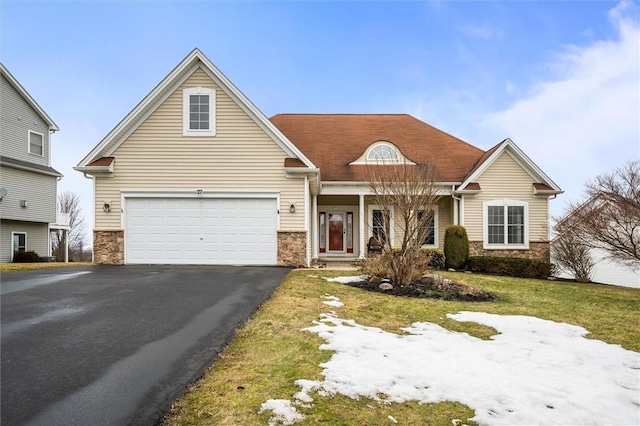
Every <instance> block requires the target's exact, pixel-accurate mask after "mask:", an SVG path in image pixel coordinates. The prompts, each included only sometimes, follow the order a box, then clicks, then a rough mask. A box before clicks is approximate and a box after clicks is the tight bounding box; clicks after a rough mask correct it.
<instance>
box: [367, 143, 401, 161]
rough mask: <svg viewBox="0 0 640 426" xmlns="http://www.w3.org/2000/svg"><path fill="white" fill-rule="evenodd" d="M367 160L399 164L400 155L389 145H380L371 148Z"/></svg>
mask: <svg viewBox="0 0 640 426" xmlns="http://www.w3.org/2000/svg"><path fill="white" fill-rule="evenodd" d="M367 160H368V161H388V162H397V161H398V153H397V152H396V150H395V149H394V148H393V147H391V146H389V145H387V144H380V145H376V146H374V147H373V148H371V150H370V151H369V154H367Z"/></svg>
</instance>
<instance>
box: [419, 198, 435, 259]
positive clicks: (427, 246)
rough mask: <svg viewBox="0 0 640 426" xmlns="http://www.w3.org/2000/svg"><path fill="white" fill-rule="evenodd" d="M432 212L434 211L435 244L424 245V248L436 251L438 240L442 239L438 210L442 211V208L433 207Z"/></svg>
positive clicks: (423, 209)
mask: <svg viewBox="0 0 640 426" xmlns="http://www.w3.org/2000/svg"><path fill="white" fill-rule="evenodd" d="M419 210H422V211H426V210H427V209H425V208H422V209H419ZM431 210H432V211H433V244H423V245H422V248H430V249H435V248H438V240H439V239H440V238H439V235H440V233H439V229H438V220H439V214H438V210H440V207H439V206H433V208H432V209H431ZM416 217H417V216H416Z"/></svg>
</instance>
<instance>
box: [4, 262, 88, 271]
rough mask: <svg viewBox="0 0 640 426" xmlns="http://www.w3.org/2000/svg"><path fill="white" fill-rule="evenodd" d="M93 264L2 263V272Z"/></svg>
mask: <svg viewBox="0 0 640 426" xmlns="http://www.w3.org/2000/svg"><path fill="white" fill-rule="evenodd" d="M87 265H91V262H68V263H65V262H33V263H0V272H14V271H32V270H35V269H50V268H67V267H69V266H87Z"/></svg>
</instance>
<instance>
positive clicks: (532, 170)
mask: <svg viewBox="0 0 640 426" xmlns="http://www.w3.org/2000/svg"><path fill="white" fill-rule="evenodd" d="M508 148H509V149H510V151H507V149H508ZM505 151H506V152H507V153H508V154H509V155H510V156H511V158H513V159H514V161H515V162H516V163H518V165H520V167H522V169H523V170H524V171H525V172H526V173H527V174H529V176H531V177H532V178H533V179H534V180H538V181H542V182H541V183H545V184H547V185H549V186H550V187H552V188H554V190H556V191H560V192H562V190H561V189H560V187H559V186H558V185H556V183H555V182H554V181H553V180H551V178H549V176H547V175H546V174H545V173H544V172H543V171H542V169H540V167H538V166H537V165H536V163H534V162H533V161H532V160H531V159H530V158H529V157H528V156H527V155H526V154H525V153H524V151H522V150H521V149H520V148H519V147H518V145H516V144H515V142H513V141H512V140H511V139H509V138H507V139H505V140H503V141H502V142H500V147H498V149H496V150H495V152H494V153H493V154H491V155H490V156H489V158H487V159H486V160H485V162H484V163H483V164H482V165H481V166H480V167H478V169H477V170H476V171H475V172H473V174H471V176H469V177H468V178H467V179H466V180H465V181H464V182H462V184H461V185H460V187H461V188H464V187H465V186H467V185H468V184H470V183H471V182H475V181H476V180H477V179H478V178H479V177H480V176H481V175H482V174H483V173H484V172H485V171H487V169H488V168H489V167H491V165H492V164H493V163H494V162H495V161H496V160H497V159H498V158H499V157H500V156H501V155H502V153H503V152H505Z"/></svg>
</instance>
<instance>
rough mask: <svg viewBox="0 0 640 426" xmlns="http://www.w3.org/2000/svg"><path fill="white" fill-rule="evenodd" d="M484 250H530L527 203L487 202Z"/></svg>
mask: <svg viewBox="0 0 640 426" xmlns="http://www.w3.org/2000/svg"><path fill="white" fill-rule="evenodd" d="M483 209H484V213H483V216H484V231H483V234H484V248H496V249H500V248H529V237H528V234H529V232H528V231H529V229H528V228H529V223H528V222H529V204H528V203H527V202H526V201H517V200H494V201H485V202H484V203H483Z"/></svg>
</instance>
